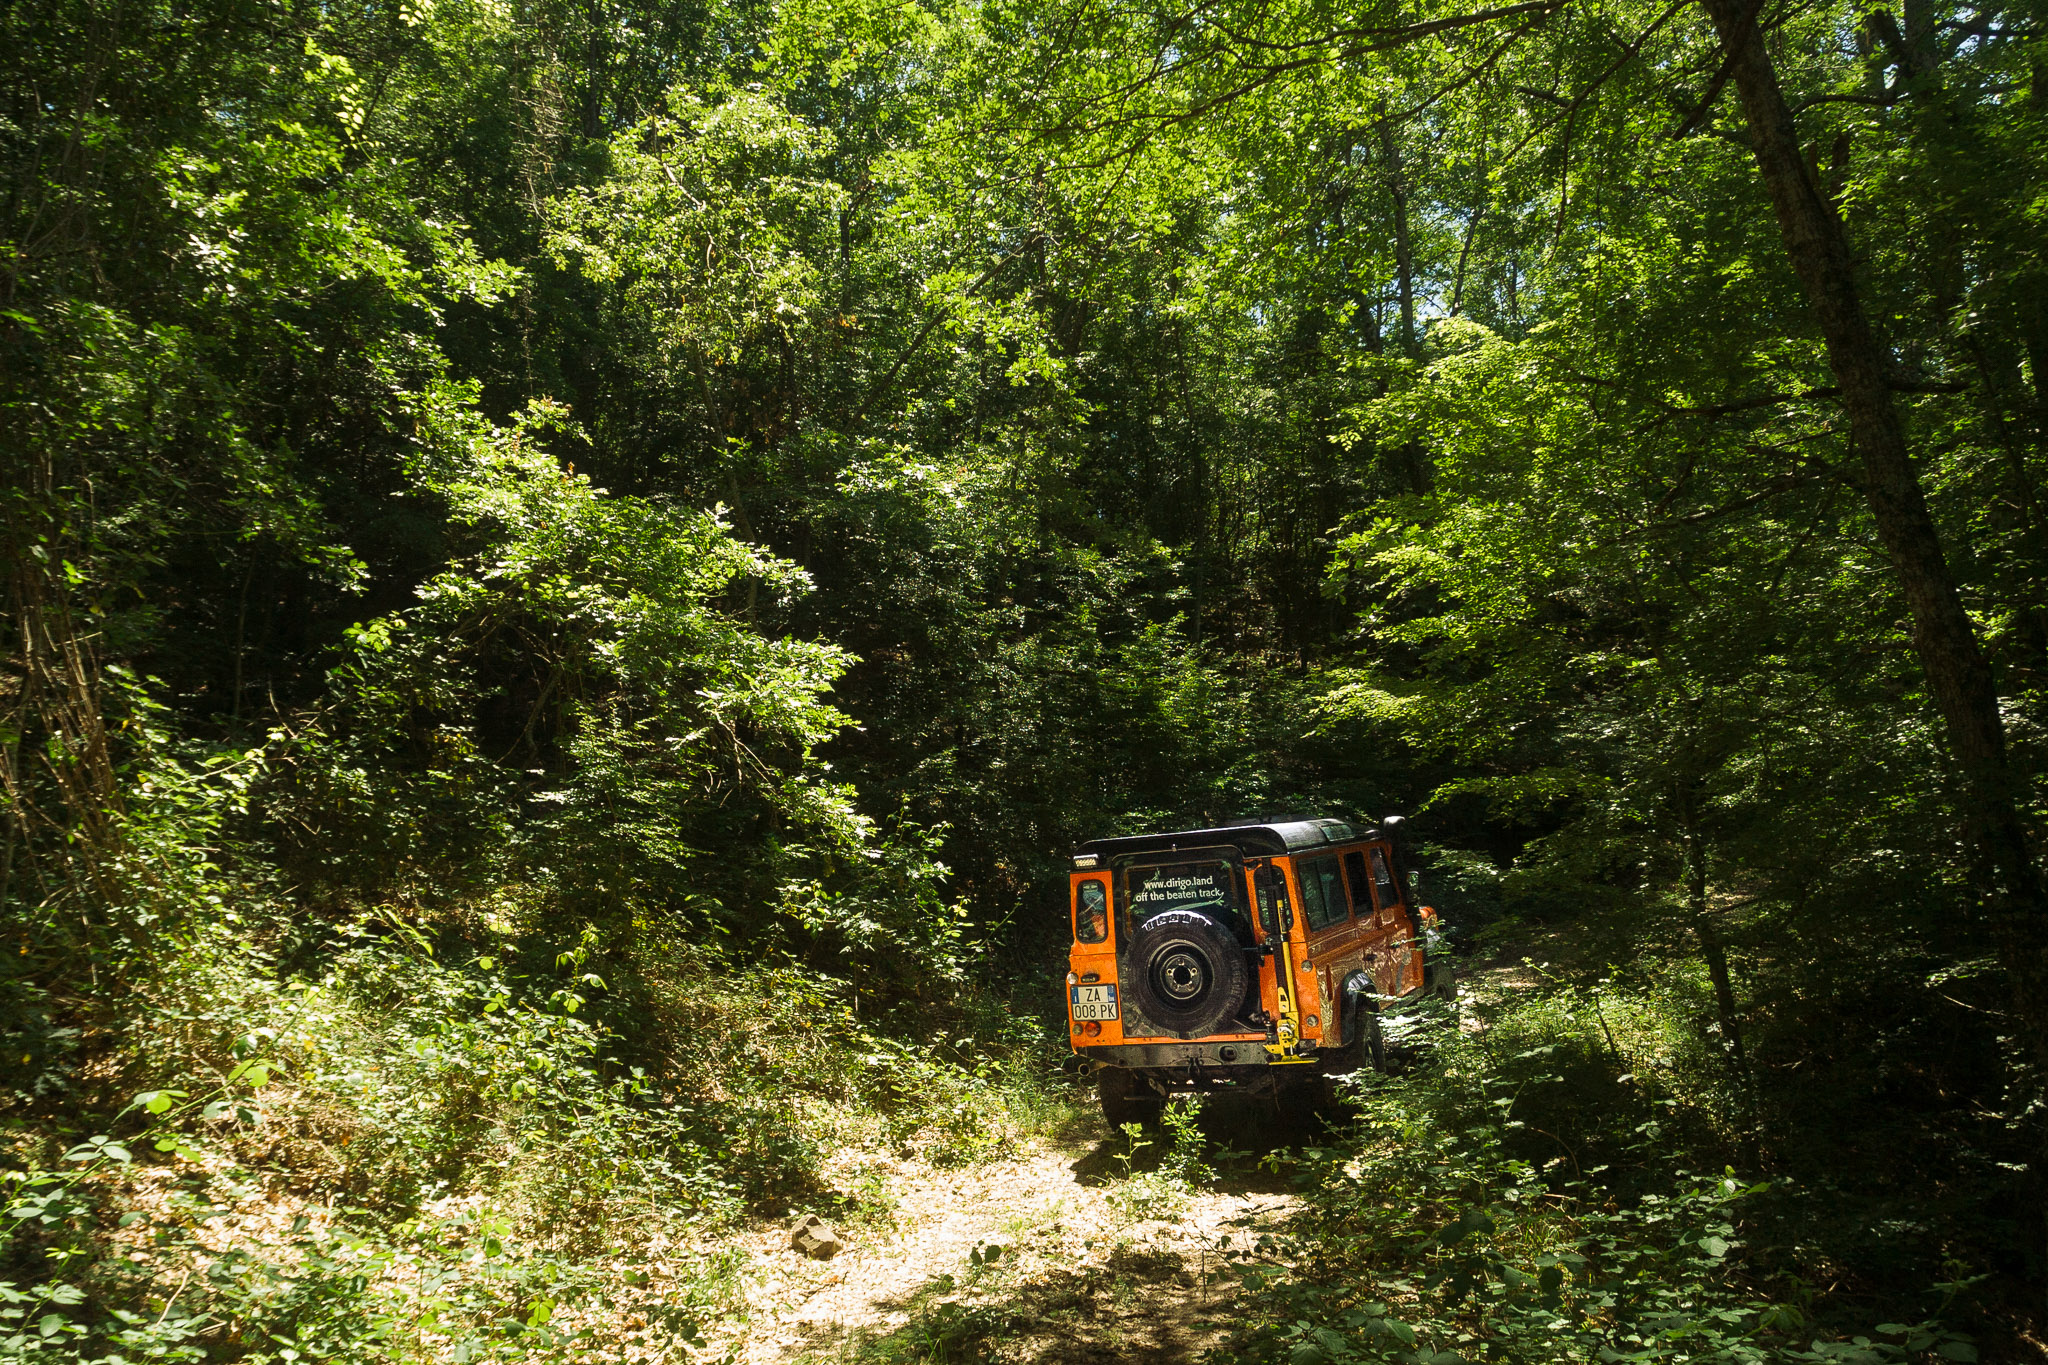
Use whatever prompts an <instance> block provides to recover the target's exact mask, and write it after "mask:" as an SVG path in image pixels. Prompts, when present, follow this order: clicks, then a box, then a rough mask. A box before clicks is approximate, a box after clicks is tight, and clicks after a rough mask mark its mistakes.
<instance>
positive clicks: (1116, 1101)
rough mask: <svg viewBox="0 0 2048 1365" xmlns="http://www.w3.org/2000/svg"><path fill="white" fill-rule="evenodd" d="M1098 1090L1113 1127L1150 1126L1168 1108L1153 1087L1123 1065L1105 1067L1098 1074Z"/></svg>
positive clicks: (1096, 1086) (1157, 1120)
mask: <svg viewBox="0 0 2048 1365" xmlns="http://www.w3.org/2000/svg"><path fill="white" fill-rule="evenodd" d="M1095 1093H1096V1094H1097V1095H1098V1096H1100V1097H1101V1099H1102V1117H1104V1118H1105V1119H1108V1120H1109V1126H1110V1127H1111V1128H1121V1127H1123V1126H1124V1125H1125V1124H1127V1123H1142V1124H1144V1125H1146V1126H1147V1127H1150V1126H1151V1125H1153V1124H1155V1123H1157V1122H1159V1114H1160V1111H1161V1110H1163V1109H1164V1108H1165V1101H1164V1100H1162V1099H1160V1097H1159V1096H1158V1095H1157V1094H1155V1093H1154V1092H1153V1090H1152V1087H1151V1086H1149V1085H1146V1084H1145V1082H1144V1081H1142V1080H1140V1079H1139V1078H1138V1075H1137V1073H1136V1072H1132V1071H1127V1070H1125V1069H1124V1068H1123V1067H1120V1066H1112V1067H1105V1068H1104V1069H1103V1070H1102V1072H1101V1073H1100V1074H1099V1075H1097V1076H1096V1078H1095Z"/></svg>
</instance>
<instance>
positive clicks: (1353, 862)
mask: <svg viewBox="0 0 2048 1365" xmlns="http://www.w3.org/2000/svg"><path fill="white" fill-rule="evenodd" d="M1344 880H1345V881H1347V882H1349V883H1350V884H1351V913H1352V914H1354V915H1356V916H1358V917H1359V918H1360V919H1371V918H1372V892H1371V891H1369V890H1367V889H1366V888H1368V887H1370V886H1371V885H1372V881H1371V879H1370V878H1368V877H1367V876H1366V875H1365V854H1364V853H1362V852H1360V851H1359V850H1357V849H1355V848H1354V849H1352V850H1351V851H1350V852H1349V853H1347V854H1345V855H1344Z"/></svg>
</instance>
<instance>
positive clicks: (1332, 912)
mask: <svg viewBox="0 0 2048 1365" xmlns="http://www.w3.org/2000/svg"><path fill="white" fill-rule="evenodd" d="M1295 866H1296V867H1297V868H1298V869H1299V875H1300V877H1301V912H1302V914H1304V915H1306V916H1307V917H1308V927H1309V928H1310V929H1327V928H1329V927H1330V926H1331V925H1333V924H1335V923H1336V922H1337V921H1338V920H1341V919H1343V918H1344V915H1345V909H1344V875H1343V874H1342V873H1341V872H1339V871H1338V870H1337V860H1336V859H1335V858H1310V859H1308V860H1307V861H1305V862H1301V863H1297V864H1296V865H1295Z"/></svg>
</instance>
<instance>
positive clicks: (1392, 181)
mask: <svg viewBox="0 0 2048 1365" xmlns="http://www.w3.org/2000/svg"><path fill="white" fill-rule="evenodd" d="M1379 135H1380V152H1381V154H1382V155H1383V156H1384V157H1385V158H1386V163H1387V194H1388V197H1389V198H1391V199H1392V200H1393V205H1394V287H1395V289H1396V290H1397V291H1398V292H1399V295H1400V299H1401V334H1400V337H1399V342H1400V347H1401V354H1402V355H1403V356H1405V357H1407V358H1408V359H1410V360H1412V359H1414V358H1415V357H1416V356H1417V355H1419V354H1420V353H1421V350H1422V348H1421V346H1419V345H1418V344H1417V340H1416V336H1415V249H1414V244H1413V243H1412V242H1411V241H1410V239H1409V234H1408V180H1407V177H1406V176H1405V175H1403V174H1402V171H1401V149H1400V147H1399V146H1398V145H1396V144H1395V142H1394V130H1393V129H1392V128H1391V127H1390V126H1388V124H1387V121H1386V120H1385V119H1381V120H1380V123H1379ZM1396 454H1397V456H1398V458H1399V459H1400V461H1401V469H1402V472H1403V473H1404V474H1405V475H1406V476H1407V479H1408V489H1409V491H1410V492H1412V493H1414V494H1416V495H1417V496H1418V497H1419V496H1421V495H1422V494H1424V493H1427V492H1428V491H1429V470H1428V466H1427V465H1425V464H1424V463H1423V459H1422V447H1421V446H1420V445H1418V444H1417V443H1416V442H1414V441H1408V442H1406V443H1404V444H1403V445H1402V446H1401V448H1400V450H1399V451H1397V452H1396Z"/></svg>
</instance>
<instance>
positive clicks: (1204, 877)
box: [1117, 858, 1251, 943]
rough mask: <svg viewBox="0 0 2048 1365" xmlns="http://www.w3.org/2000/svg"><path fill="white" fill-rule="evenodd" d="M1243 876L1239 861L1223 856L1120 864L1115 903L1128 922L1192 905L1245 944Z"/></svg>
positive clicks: (1247, 937) (1137, 922) (1247, 933)
mask: <svg viewBox="0 0 2048 1365" xmlns="http://www.w3.org/2000/svg"><path fill="white" fill-rule="evenodd" d="M1243 880H1244V878H1243V874H1242V873H1241V872H1239V870H1238V865H1237V864H1236V863H1235V862H1233V861H1231V860H1230V859H1227V858H1202V859H1192V860H1189V861H1186V862H1173V863H1153V864H1141V865H1137V866H1130V867H1125V868H1123V869H1122V870H1121V871H1120V872H1119V873H1118V876H1117V892H1118V895H1117V901H1118V908H1119V909H1123V910H1126V911H1128V912H1129V914H1130V918H1131V924H1132V925H1133V927H1135V926H1137V925H1140V924H1143V923H1144V922H1145V921H1146V920H1148V919H1150V918H1152V917H1153V916H1154V915H1158V914H1164V913H1165V912H1166V911H1168V910H1197V911H1200V912H1201V913H1202V914H1205V915H1208V916H1209V917H1210V918H1212V919H1215V920H1218V921H1220V922H1221V923H1224V924H1227V925H1229V926H1230V929H1231V932H1233V933H1235V934H1236V935H1237V937H1238V938H1239V939H1240V940H1241V941H1243V942H1246V943H1249V942H1250V941H1251V924H1250V923H1249V922H1248V921H1247V919H1246V918H1245V912H1244V891H1243V888H1242V886H1241V885H1240V883H1241V882H1242V881H1243Z"/></svg>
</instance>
